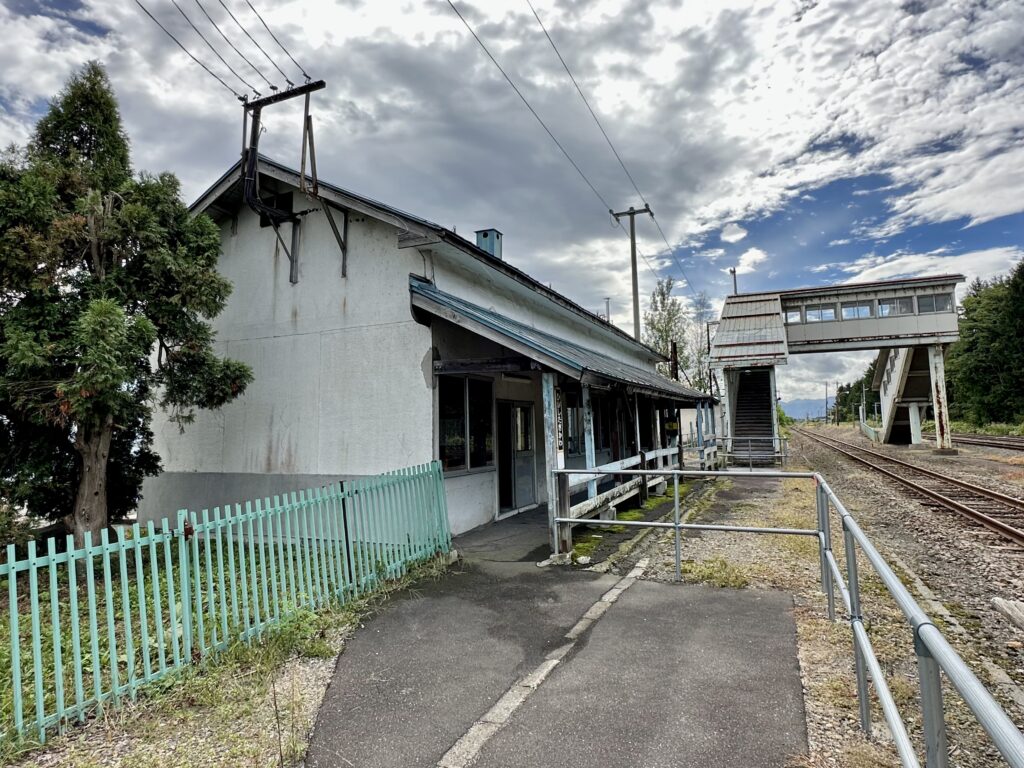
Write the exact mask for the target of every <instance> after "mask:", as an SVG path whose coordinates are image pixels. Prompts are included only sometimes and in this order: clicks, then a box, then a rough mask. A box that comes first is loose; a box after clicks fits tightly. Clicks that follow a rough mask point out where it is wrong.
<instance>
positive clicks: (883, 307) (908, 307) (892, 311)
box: [878, 296, 914, 317]
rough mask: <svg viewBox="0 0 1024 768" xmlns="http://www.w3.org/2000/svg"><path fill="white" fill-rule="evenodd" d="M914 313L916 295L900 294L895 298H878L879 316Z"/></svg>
mask: <svg viewBox="0 0 1024 768" xmlns="http://www.w3.org/2000/svg"><path fill="white" fill-rule="evenodd" d="M912 314H914V297H913V296H898V297H896V298H894V299H879V300H878V316H879V317H895V316H897V315H912Z"/></svg>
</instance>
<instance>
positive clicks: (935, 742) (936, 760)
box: [914, 627, 949, 768]
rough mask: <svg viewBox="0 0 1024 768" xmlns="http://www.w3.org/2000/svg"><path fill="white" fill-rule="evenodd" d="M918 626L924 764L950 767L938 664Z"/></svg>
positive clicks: (916, 649) (931, 767) (916, 641)
mask: <svg viewBox="0 0 1024 768" xmlns="http://www.w3.org/2000/svg"><path fill="white" fill-rule="evenodd" d="M918 629H919V627H914V653H915V654H916V655H917V676H918V681H919V684H920V688H921V714H922V719H923V722H922V726H923V730H924V744H925V765H927V766H928V768H948V766H949V742H948V740H947V739H946V718H945V713H944V711H943V705H942V679H941V677H940V674H939V673H940V669H939V664H938V662H937V661H936V660H935V657H934V656H932V653H931V651H929V650H928V648H927V646H926V645H925V644H924V642H923V641H922V640H921V636H920V635H919V634H918Z"/></svg>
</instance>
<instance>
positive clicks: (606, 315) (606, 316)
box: [604, 296, 612, 323]
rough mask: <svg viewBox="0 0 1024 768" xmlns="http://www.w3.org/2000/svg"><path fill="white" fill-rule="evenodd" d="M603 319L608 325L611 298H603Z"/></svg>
mask: <svg viewBox="0 0 1024 768" xmlns="http://www.w3.org/2000/svg"><path fill="white" fill-rule="evenodd" d="M604 319H605V320H607V321H608V322H609V323H610V322H611V321H612V297H611V296H605V297H604Z"/></svg>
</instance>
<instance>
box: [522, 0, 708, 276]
mask: <svg viewBox="0 0 1024 768" xmlns="http://www.w3.org/2000/svg"><path fill="white" fill-rule="evenodd" d="M526 4H527V5H528V6H529V7H530V11H531V12H532V13H533V18H535V19H536V20H537V24H538V25H540V28H541V31H542V32H543V33H544V37H546V38H547V39H548V42H549V43H550V44H551V48H552V50H554V52H555V55H556V56H557V57H558V60H559V61H560V62H561V63H562V68H563V69H565V74H567V75H568V76H569V79H570V80H571V81H572V84H573V86H574V87H575V88H576V93H578V94H579V95H580V98H581V99H583V103H584V104H585V105H586V107H587V111H588V112H590V116H591V117H592V118H594V122H595V123H596V124H597V128H598V130H600V131H601V135H602V136H604V140H605V141H606V142H607V143H608V148H609V149H611V151H612V154H613V155H615V159H616V160H618V161H619V165H620V166H621V167H622V172H623V173H624V174H626V178H627V179H629V183H630V184H632V185H633V189H634V190H635V191H636V193H637V195H638V196H639V197H640V200H641V201H642V202H643V204H644V205H645V206H647V208H648V209H650V207H651V206H650V204H649V203H648V202H647V198H646V197H644V193H643V192H641V191H640V187H639V186H637V183H636V180H635V179H634V178H633V174H631V173H630V172H629V168H627V167H626V163H625V162H624V161H623V159H622V156H621V155H620V154H619V151H618V150H617V149H616V148H615V144H613V143H612V140H611V137H610V136H608V132H607V131H605V129H604V126H603V125H602V124H601V120H600V119H599V118H598V116H597V113H596V112H595V111H594V108H593V107H591V106H590V100H589V99H588V98H587V97H586V94H584V93H583V89H582V88H580V84H579V83H578V82H577V81H576V77H575V76H574V75H573V73H572V70H570V69H569V65H568V64H567V63H566V62H565V59H564V58H563V57H562V53H561V51H559V50H558V46H557V45H555V41H554V40H553V39H552V38H551V35H550V34H549V33H548V30H547V27H545V26H544V22H543V21H541V19H540V15H539V14H538V13H537V9H536V8H534V7H533V3H532V2H530V0H526ZM651 219H652V220H653V221H654V226H655V227H657V228H658V233H659V234H660V235H661V239H662V240H664V241H665V247H666V248H667V249H668V254H669V256H671V257H672V261H674V262H675V263H676V266H677V267H678V268H679V272H680V273H681V274H682V276H683V279H684V280H686V284H687V285H688V286H689V287H690V291H691V292H694V295H696V292H695V291H694V288H693V283H692V282H691V281H690V278H689V277H688V276H687V274H686V270H684V269H683V265H682V264H681V263H680V262H679V259H677V258H676V255H675V252H674V250H673V249H672V246H671V245H670V244H669V242H668V238H667V237H666V236H665V230H663V229H662V228H661V224H660V223H659V221H658V219H657V217H656V216H655V215H654V211H651Z"/></svg>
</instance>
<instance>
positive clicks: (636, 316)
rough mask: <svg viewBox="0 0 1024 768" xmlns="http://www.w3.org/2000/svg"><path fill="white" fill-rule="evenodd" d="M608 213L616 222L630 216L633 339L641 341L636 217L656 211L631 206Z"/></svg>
mask: <svg viewBox="0 0 1024 768" xmlns="http://www.w3.org/2000/svg"><path fill="white" fill-rule="evenodd" d="M608 213H610V214H611V215H612V216H614V217H615V220H616V221H618V220H619V219H620V218H622V217H623V216H629V258H630V267H631V269H632V270H633V337H634V338H635V339H636V340H637V341H640V284H639V282H638V280H637V274H636V215H637V214H638V213H649V214H650V215H651V216H652V217H653V216H654V211H652V210H651V206H649V205H646V204H645V205H644V207H643V208H641V209H640V210H639V211H638V210H637V209H636V208H634V207H633V206H632V205H631V206H629V210H628V211H619V212H618V213H616V212H615V211H613V210H611V209H609V210H608Z"/></svg>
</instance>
